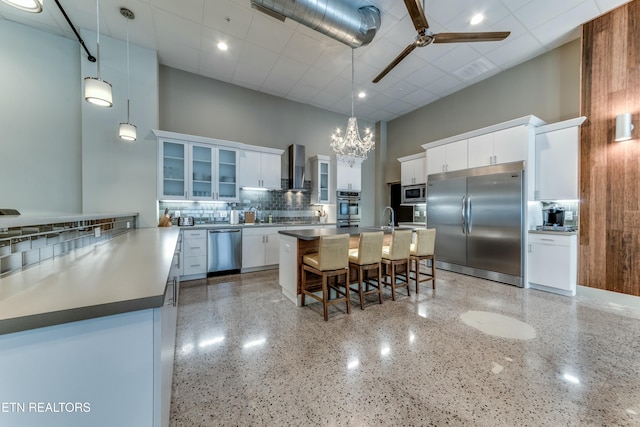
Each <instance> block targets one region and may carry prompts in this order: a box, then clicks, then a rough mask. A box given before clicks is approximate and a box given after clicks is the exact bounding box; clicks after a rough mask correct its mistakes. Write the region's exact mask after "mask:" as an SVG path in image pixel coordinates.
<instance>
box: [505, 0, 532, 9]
mask: <svg viewBox="0 0 640 427" xmlns="http://www.w3.org/2000/svg"><path fill="white" fill-rule="evenodd" d="M532 1H533V0H502V3H503V4H504V5H505V6H506V7H507V9H509V10H510V11H511V12H515V11H516V10H518V9H521V8H522V7H524V6H526V5H527V4H529V3H531V2H532Z"/></svg>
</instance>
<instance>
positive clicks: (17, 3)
mask: <svg viewBox="0 0 640 427" xmlns="http://www.w3.org/2000/svg"><path fill="white" fill-rule="evenodd" d="M2 1H3V2H5V3H6V4H9V5H11V6H13V7H16V8H18V9H20V10H24V11H25V12H31V13H40V12H42V0H2Z"/></svg>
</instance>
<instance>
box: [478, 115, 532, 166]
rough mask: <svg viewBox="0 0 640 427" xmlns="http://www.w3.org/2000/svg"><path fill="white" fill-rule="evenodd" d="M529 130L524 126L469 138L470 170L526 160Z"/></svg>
mask: <svg viewBox="0 0 640 427" xmlns="http://www.w3.org/2000/svg"><path fill="white" fill-rule="evenodd" d="M526 147H527V128H526V126H524V125H520V126H515V127H511V128H507V129H502V130H498V131H496V132H490V133H486V134H483V135H478V136H474V137H471V138H469V140H468V155H467V156H468V163H469V167H470V168H476V167H481V166H489V165H496V164H499V163H510V162H516V161H521V160H524V159H525V158H526Z"/></svg>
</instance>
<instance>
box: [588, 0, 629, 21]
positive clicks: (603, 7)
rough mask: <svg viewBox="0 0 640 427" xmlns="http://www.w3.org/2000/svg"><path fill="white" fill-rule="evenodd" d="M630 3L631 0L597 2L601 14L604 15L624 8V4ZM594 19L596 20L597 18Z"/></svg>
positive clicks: (601, 0) (603, 0) (599, 0)
mask: <svg viewBox="0 0 640 427" xmlns="http://www.w3.org/2000/svg"><path fill="white" fill-rule="evenodd" d="M630 1H631V0H596V3H597V5H598V8H599V9H600V13H601V14H603V13H606V12H609V11H611V10H612V9H615V8H617V7H620V6H622V5H623V4H626V3H629V2H630ZM593 18H595V16H594V17H593ZM593 18H591V19H593Z"/></svg>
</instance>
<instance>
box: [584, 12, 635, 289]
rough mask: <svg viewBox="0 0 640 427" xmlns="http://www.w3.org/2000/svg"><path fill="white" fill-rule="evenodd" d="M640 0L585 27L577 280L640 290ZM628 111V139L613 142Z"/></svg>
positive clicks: (593, 285)
mask: <svg viewBox="0 0 640 427" xmlns="http://www.w3.org/2000/svg"><path fill="white" fill-rule="evenodd" d="M638 34H640V0H634V1H632V2H630V3H627V4H626V5H623V6H621V7H619V8H617V9H615V10H613V11H611V12H610V13H608V14H606V15H603V16H601V17H598V18H596V19H594V20H593V21H591V22H588V23H586V24H585V25H584V26H583V32H582V88H581V91H582V92H581V100H580V109H581V114H582V115H584V116H586V117H587V121H586V122H585V123H584V124H583V125H582V129H581V136H580V199H581V200H580V231H579V233H580V250H579V263H578V265H579V274H578V283H579V284H580V285H582V286H589V287H593V288H599V289H606V290H609V291H614V292H621V293H625V294H630V295H637V296H640V182H639V180H640V138H638V135H639V131H640V111H639V110H640V37H638ZM624 112H631V113H632V114H633V120H632V121H633V123H634V124H635V126H636V129H634V131H633V133H632V136H633V139H632V140H630V141H626V142H614V140H613V139H614V134H615V117H616V115H618V114H621V113H624Z"/></svg>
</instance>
